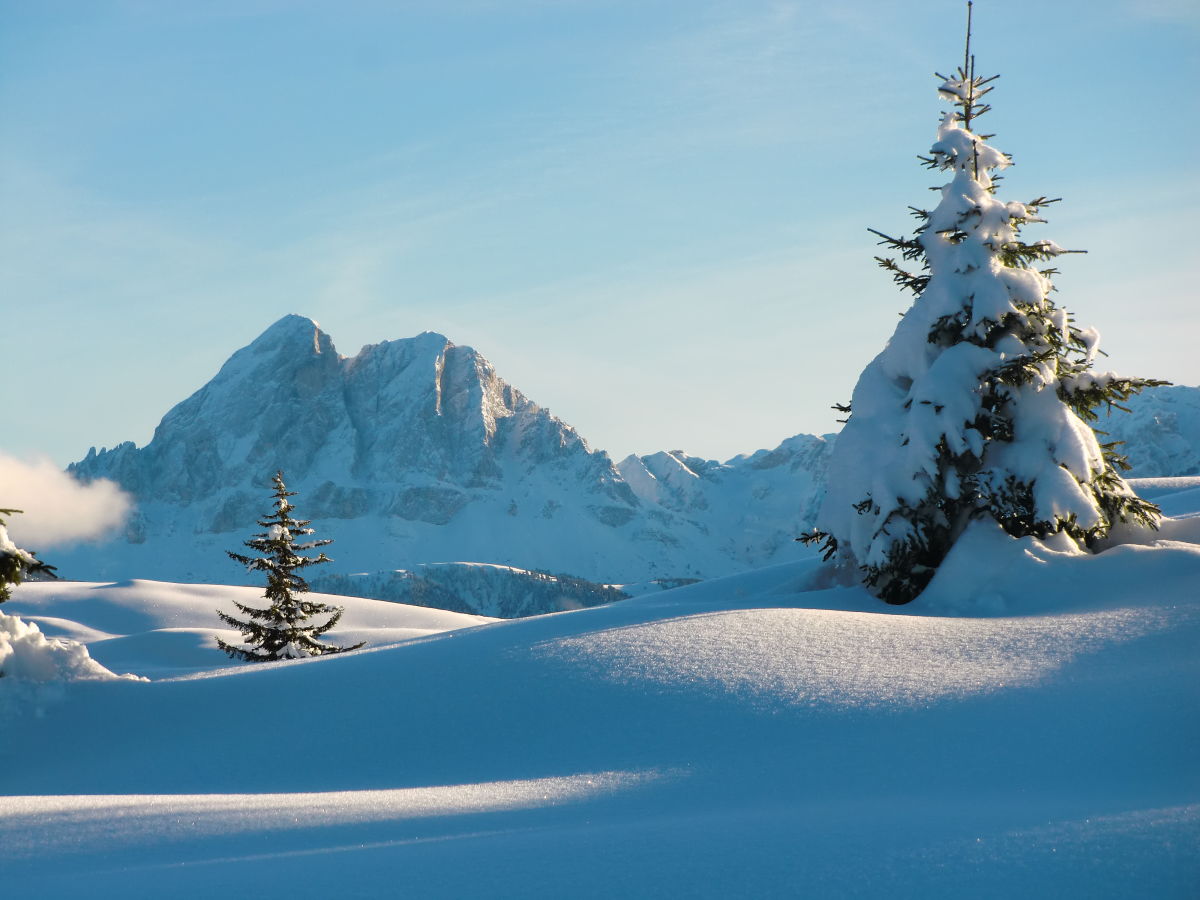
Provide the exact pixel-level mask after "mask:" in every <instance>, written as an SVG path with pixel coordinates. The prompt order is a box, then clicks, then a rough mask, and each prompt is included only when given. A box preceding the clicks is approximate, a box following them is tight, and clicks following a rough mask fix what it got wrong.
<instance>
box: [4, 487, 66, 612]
mask: <svg viewBox="0 0 1200 900" xmlns="http://www.w3.org/2000/svg"><path fill="white" fill-rule="evenodd" d="M19 512H21V510H19V509H0V516H11V515H14V514H15V513H19ZM31 575H33V576H37V575H45V576H49V577H51V578H53V577H55V575H54V566H50V565H47V564H46V563H44V562H42V561H41V560H40V559H38V558H37V554H36V553H34V552H33V551H31V550H22V549H21V548H20V547H18V546H17V545H16V544H14V543H13V542H12V539H11V538H10V537H9V536H8V528H7V527H6V525H5V520H4V519H3V518H0V603H3V602H4V601H5V600H7V599H8V598H9V597H11V596H12V589H13V588H14V587H16V586H17V585H18V584H20V583H21V582H22V581H24V580H25V579H26V578H28V577H30V576H31Z"/></svg>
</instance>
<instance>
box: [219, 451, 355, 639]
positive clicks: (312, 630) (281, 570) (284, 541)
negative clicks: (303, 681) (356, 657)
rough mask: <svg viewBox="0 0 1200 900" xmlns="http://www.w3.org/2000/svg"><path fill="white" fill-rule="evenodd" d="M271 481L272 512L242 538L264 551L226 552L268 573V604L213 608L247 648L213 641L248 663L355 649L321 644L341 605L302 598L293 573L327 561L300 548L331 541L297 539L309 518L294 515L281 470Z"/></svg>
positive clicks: (300, 582) (304, 589) (302, 584)
mask: <svg viewBox="0 0 1200 900" xmlns="http://www.w3.org/2000/svg"><path fill="white" fill-rule="evenodd" d="M272 481H273V483H274V485H275V491H274V497H275V508H274V511H273V512H272V513H271V514H270V515H268V516H267V517H265V518H263V519H259V521H258V524H259V525H260V526H261V527H262V528H264V529H265V531H263V532H261V533H259V534H256V535H254V537H252V538H250V540H248V541H244V542H243V543H244V544H245V545H246V546H247V547H249V548H250V549H251V550H254V551H255V552H257V553H260V554H263V555H262V556H245V555H243V554H241V553H233V552H232V551H227V552H228V553H229V556H230V557H231V558H232V559H234V560H235V561H237V562H239V563H241V564H242V565H244V566H245V567H246V568H247V569H249V570H250V571H252V572H266V573H267V588H266V592H265V596H266V599H267V601H268V602H269V604H270V605H269V606H268V607H267V608H266V609H260V608H258V607H254V606H246V605H245V604H243V603H238V602H237V601H236V600H235V601H234V604H233V605H234V606H236V607H237V608H238V610H239V611H240V612H241V613H242V615H244V616H246V617H247V618H246V619H236V618H234V617H233V616H230V615H227V614H226V613H223V612H221V611H220V610H218V611H217V615H218V616H220V617H221V621H223V622H225V623H226V624H227V625H231V626H233V627H234V628H236V629H238V630H239V631H240V632H241V633H242V637H243V638H244V639H245V641H246V643H248V644H249V645H250V646H249V647H235V646H233V645H232V644H229V643H227V642H225V641H223V640H221V639H220V638H217V645H218V646H219V647H220V648H221V649H222V650H224V651H225V652H226V653H227V654H229V656H230V657H232V658H234V659H241V660H246V661H248V662H270V661H272V660H278V659H303V658H305V657H308V656H322V655H324V654H326V653H341V652H343V651H345V650H357V649H358V648H359V647H361V646H362V644H361V643H360V644H355V645H354V646H353V647H335V646H333V645H332V644H325V643H322V642H321V641H320V640H318V638H320V636H321V635H323V634H325V632H327V631H329V630H330V629H331V628H333V626H334V625H336V624H337V623H338V620H339V619H341V617H342V609H341V608H340V607H336V606H330V605H329V604H327V603H319V602H317V601H315V600H310V599H307V598H305V597H304V596H303V595H304V594H306V593H308V590H309V587H308V582H307V581H305V580H304V579H303V578H301V577H300V576H299V575H298V574H296V572H297V570H298V569H303V568H307V567H308V566H315V565H317V564H318V563H326V562H330V559H329V557H327V556H326V555H325V554H324V553H323V552H322V553H319V554H318V555H317V556H304V555H303V553H302V551H304V550H313V549H315V548H317V547H324V546H327V545H329V544H332V543H333V541H331V540H328V539H324V540H318V541H305V542H303V543H296V536H303V535H309V534H312V533H313V529H311V528H309V527H307V526H308V524H309V523H308V520H307V519H293V518H292V515H291V511H292V508H293V507H292V504H291V503H289V502H288V497H294V496H296V492H295V491H289V490H288V489H287V486H286V485H285V484H284V483H283V473H282V472H276V473H275V475H274V476H273V478H272ZM316 616H329V618H328V619H326V620H325V621H324V622H316V621H314V617H316Z"/></svg>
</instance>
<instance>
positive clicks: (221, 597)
mask: <svg viewBox="0 0 1200 900" xmlns="http://www.w3.org/2000/svg"><path fill="white" fill-rule="evenodd" d="M309 597H311V598H312V599H313V600H316V601H317V602H320V603H328V604H331V605H333V606H340V607H342V608H343V613H342V618H341V620H340V621H339V622H338V625H337V628H335V629H334V630H333V631H330V632H329V633H328V634H326V635H325V636H324V637H323V638H322V640H324V641H325V642H326V643H330V644H335V645H347V646H348V645H351V644H356V643H358V642H359V641H366V642H367V644H368V645H369V646H373V647H379V646H382V645H386V644H395V643H397V642H399V641H405V640H410V639H412V638H415V637H425V636H427V635H431V634H436V633H438V632H442V631H449V630H451V629H455V628H466V627H469V626H472V625H481V624H484V623H487V622H491V621H493V620H492V619H489V618H486V617H484V616H473V615H464V614H463V613H456V612H448V611H446V610H443V609H427V608H425V607H419V606H405V605H403V604H399V603H387V602H383V601H379V600H363V599H359V598H357V597H339V596H333V595H331V594H318V593H311V594H309ZM234 601H238V602H240V603H243V604H245V605H246V606H251V607H265V606H266V605H267V603H266V601H265V600H264V599H263V589H262V588H252V587H229V586H224V585H212V584H168V583H164V582H158V581H139V580H134V581H125V582H119V583H115V584H93V583H89V582H79V581H59V582H55V581H41V582H30V583H27V584H23V585H21V586H20V587H19V588H18V589H17V590H16V591H15V592H14V595H13V599H12V600H11V601H9V602H8V603H6V604H5V605H4V607H3V611H4V612H5V613H7V614H9V615H18V616H20V617H21V618H22V619H24V620H25V621H27V622H33V623H34V624H36V625H37V626H38V628H39V629H40V630H41V631H42V633H43V634H44V635H46V636H47V637H48V638H66V639H68V640H73V641H79V642H80V643H82V644H85V645H86V646H87V648H88V652H89V653H90V655H91V657H92V659H94V660H96V661H97V662H99V663H100V664H101V665H103V666H104V667H105V668H107V669H110V670H112V671H114V672H122V673H123V672H131V673H133V674H136V675H139V676H143V677H148V678H152V679H158V678H164V677H174V676H179V675H183V674H187V673H190V672H194V671H198V670H201V671H202V670H209V669H216V668H221V667H225V666H232V665H235V663H233V662H232V661H231V660H230V659H229V657H227V656H226V655H225V654H224V653H223V652H221V650H220V649H219V648H218V647H217V641H216V639H217V638H218V637H220V638H223V639H224V640H226V641H228V642H229V643H232V644H238V643H240V635H239V634H238V632H237V631H235V630H233V629H230V628H227V627H225V625H224V624H222V622H221V621H220V620H219V619H218V618H217V615H216V611H217V610H218V609H219V610H221V611H223V612H226V613H229V614H230V615H233V616H237V617H239V618H241V614H240V613H239V612H238V610H237V608H236V607H235V606H234V605H233V604H234Z"/></svg>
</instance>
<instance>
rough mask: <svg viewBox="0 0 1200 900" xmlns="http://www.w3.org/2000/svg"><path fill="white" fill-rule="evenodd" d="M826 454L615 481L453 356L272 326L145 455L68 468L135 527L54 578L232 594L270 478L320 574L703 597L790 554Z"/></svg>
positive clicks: (792, 446)
mask: <svg viewBox="0 0 1200 900" xmlns="http://www.w3.org/2000/svg"><path fill="white" fill-rule="evenodd" d="M826 449H827V445H826V442H825V441H823V440H822V439H820V438H811V437H807V436H802V437H798V438H793V439H792V440H791V441H788V442H785V444H784V445H783V446H781V447H780V448H779V449H778V450H776V451H773V452H772V453H769V454H768V453H765V452H764V453H759V454H756V455H754V456H752V457H745V458H741V457H739V458H738V459H736V460H731V461H730V463H728V464H719V463H716V462H712V461H702V460H697V459H694V458H690V457H686V456H684V455H683V454H681V453H676V454H656V455H654V456H650V457H645V458H644V459H639V458H637V457H630V458H629V459H627V460H625V461H624V462H623V463H622V464H621V468H620V469H619V470H618V468H617V467H615V466H614V465H613V463H612V461H611V460H610V459H609V457H608V455H607V454H605V453H604V452H602V451H594V450H591V449H590V448H589V447H588V445H587V443H586V442H585V441H584V440H583V438H582V437H580V435H579V434H578V433H577V432H576V431H575V430H574V429H573V428H571V427H570V426H569V425H567V424H566V423H564V422H562V421H560V420H559V419H557V418H555V417H554V416H552V415H551V414H550V413H549V412H548V411H547V410H545V409H543V408H542V407H540V406H538V405H537V404H536V403H534V402H533V401H531V400H529V399H528V398H527V397H525V396H524V395H523V394H522V393H521V392H520V391H518V390H516V389H515V388H513V387H511V386H510V385H508V384H506V383H505V382H504V381H503V380H501V379H500V378H499V377H498V376H497V374H496V372H495V370H494V369H493V368H492V366H491V364H490V363H488V361H487V360H486V359H484V358H483V357H482V356H480V355H479V354H478V353H477V352H475V351H474V350H473V349H471V348H469V347H459V346H456V345H455V344H453V343H451V342H450V341H448V340H447V339H446V338H445V337H443V336H441V335H438V334H431V333H426V334H422V335H419V336H417V337H415V338H410V339H407V340H398V341H385V342H383V343H381V344H375V345H371V346H367V347H364V348H363V349H362V350H361V351H360V352H359V353H358V354H357V355H356V356H354V357H343V356H339V355H338V353H337V351H336V349H335V347H334V345H333V342H332V341H331V340H330V338H329V336H328V335H326V334H325V333H324V332H322V331H321V330H320V328H319V327H317V325H316V324H315V323H313V322H312V321H311V320H309V319H306V318H303V317H301V316H287V317H285V318H283V319H281V320H280V321H279V322H276V323H275V324H274V325H272V326H271V327H270V328H269V329H267V331H266V332H264V333H263V334H262V335H261V336H260V337H259V338H258V339H257V340H255V341H254V342H253V343H251V344H250V345H249V346H247V347H244V348H243V349H241V350H239V351H238V352H237V353H235V354H234V355H233V356H232V357H231V358H230V359H229V361H228V362H226V363H225V365H224V366H223V367H222V368H221V370H220V371H219V372H218V373H217V375H216V376H215V377H214V378H213V379H212V381H210V382H209V383H208V384H206V385H205V386H204V387H203V388H201V389H200V390H199V391H197V392H196V393H195V394H193V395H192V396H191V397H189V398H188V399H187V400H184V401H183V402H182V403H180V404H179V405H178V406H176V407H175V408H174V409H172V410H171V411H170V412H168V413H167V415H166V416H164V417H163V420H162V422H161V424H160V425H159V426H158V428H157V429H156V430H155V433H154V437H153V439H152V440H151V441H150V443H149V444H147V445H146V446H145V447H141V448H138V447H135V446H134V445H133V444H132V443H125V444H121V445H120V446H118V447H115V448H113V449H111V450H101V451H100V452H96V451H95V450H93V451H90V452H89V453H88V455H87V457H86V458H85V459H83V460H82V461H80V462H78V463H75V464H74V465H72V466H71V467H70V471H71V472H72V473H73V474H74V475H76V476H77V477H79V478H81V479H83V480H91V479H94V478H110V479H112V480H113V481H116V482H117V483H119V484H120V485H121V486H122V487H123V488H125V489H126V490H127V491H129V492H130V493H131V494H132V495H133V496H134V499H135V500H136V502H137V513H136V514H135V516H134V518H133V519H132V521H131V523H130V525H129V528H128V530H127V533H126V534H125V535H124V536H123V538H122V539H120V540H117V541H112V542H109V543H107V544H105V545H93V546H86V547H80V548H76V549H74V550H71V551H68V552H66V553H63V554H58V555H56V562H59V563H60V568H61V569H62V570H63V571H64V572H68V573H69V575H70V577H73V578H97V579H112V578H127V577H140V578H173V579H177V580H179V579H190V580H197V581H221V582H226V583H229V582H236V581H239V580H244V576H242V575H241V574H239V573H240V570H239V569H238V568H237V566H236V565H235V564H233V563H231V562H230V561H229V560H228V559H227V558H226V556H225V553H224V551H225V550H227V549H238V548H239V547H240V541H241V540H242V539H244V538H245V537H247V536H248V535H249V534H250V533H251V532H253V531H255V530H257V529H256V526H255V519H256V518H257V517H259V516H261V515H262V514H264V513H265V512H266V511H267V505H268V493H269V492H268V489H267V485H268V483H269V477H270V475H271V473H273V472H274V471H276V470H277V469H282V470H283V471H284V474H285V478H286V481H287V484H288V486H289V488H291V489H293V490H297V491H299V492H300V494H299V496H298V497H297V498H296V500H295V502H296V505H297V510H298V511H299V513H300V514H301V515H302V516H304V517H305V518H308V519H312V520H313V522H314V526H315V527H317V528H318V529H319V533H320V536H321V537H332V538H333V539H334V540H335V542H336V543H335V544H334V546H333V547H332V548H330V550H331V555H332V556H333V557H334V559H335V561H336V565H335V566H330V567H324V568H325V569H328V570H329V573H331V574H333V573H341V574H348V573H353V572H364V571H372V572H379V571H390V570H395V569H400V568H405V569H408V568H412V567H413V566H417V565H419V564H422V563H430V562H448V561H458V560H471V561H478V562H486V563H493V564H499V565H502V566H510V567H511V566H517V567H521V568H525V569H539V570H543V571H551V572H564V573H569V574H571V575H574V576H579V577H582V578H586V579H590V580H592V581H596V582H603V583H627V582H640V581H649V580H652V579H659V578H697V577H708V576H712V575H720V574H725V573H727V572H731V571H734V570H736V569H739V568H742V567H744V566H746V565H757V564H762V563H765V562H770V561H773V560H775V559H776V558H777V557H779V558H793V557H794V555H795V554H796V553H797V552H799V551H798V548H797V547H796V546H795V545H794V543H793V542H792V537H793V536H794V535H795V534H796V533H798V530H799V529H800V528H801V527H802V526H803V525H804V524H806V521H807V516H808V515H809V514H810V512H811V507H812V504H813V503H814V502H815V492H816V491H817V490H818V489H819V483H820V471H821V464H822V460H823V455H824V452H825V450H826ZM783 551H786V552H783ZM781 552H783V555H782V556H780V554H781ZM315 574H316V573H314V575H315Z"/></svg>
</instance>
